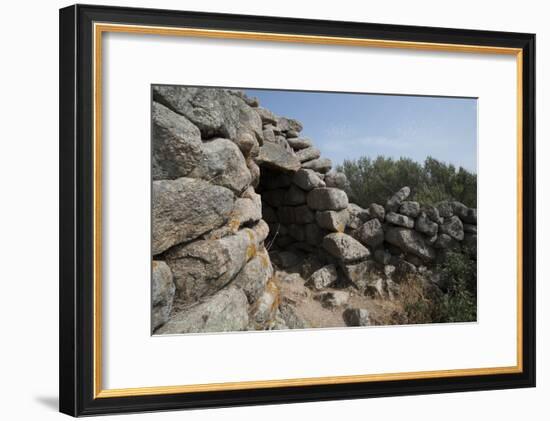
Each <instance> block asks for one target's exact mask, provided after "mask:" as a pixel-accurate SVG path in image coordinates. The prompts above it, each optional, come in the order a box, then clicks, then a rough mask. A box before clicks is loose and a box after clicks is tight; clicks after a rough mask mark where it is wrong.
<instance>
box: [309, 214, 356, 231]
mask: <svg viewBox="0 0 550 421" xmlns="http://www.w3.org/2000/svg"><path fill="white" fill-rule="evenodd" d="M315 220H316V221H317V224H318V225H319V226H320V227H321V228H325V229H327V230H329V231H336V232H344V230H345V229H346V225H347V223H348V220H349V213H348V211H347V210H346V209H344V210H341V211H318V212H317V213H316V214H315Z"/></svg>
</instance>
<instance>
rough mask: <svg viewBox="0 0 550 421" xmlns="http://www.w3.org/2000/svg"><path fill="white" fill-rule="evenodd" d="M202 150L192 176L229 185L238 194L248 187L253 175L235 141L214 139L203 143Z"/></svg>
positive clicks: (225, 185) (213, 182)
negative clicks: (200, 157)
mask: <svg viewBox="0 0 550 421" xmlns="http://www.w3.org/2000/svg"><path fill="white" fill-rule="evenodd" d="M202 151H203V155H202V159H201V160H200V161H199V163H198V164H197V166H196V167H195V169H194V170H193V171H192V172H191V174H190V177H193V178H202V179H203V180H207V181H209V182H211V183H212V184H217V185H219V186H223V187H227V188H229V189H231V190H232V191H233V192H235V193H237V194H238V193H240V192H242V191H243V190H244V189H245V188H247V187H248V185H249V184H250V182H251V181H252V176H251V174H250V171H249V170H248V167H247V165H246V161H245V159H244V157H243V155H242V154H241V152H240V151H239V148H238V147H237V146H236V145H235V144H234V143H233V142H231V141H230V140H227V139H222V138H217V139H213V140H210V141H208V142H204V143H203V145H202Z"/></svg>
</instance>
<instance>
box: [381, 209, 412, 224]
mask: <svg viewBox="0 0 550 421" xmlns="http://www.w3.org/2000/svg"><path fill="white" fill-rule="evenodd" d="M386 222H389V223H390V224H393V225H398V226H400V227H405V228H413V227H414V219H413V218H409V217H408V216H405V215H400V214H398V213H395V212H388V213H387V214H386Z"/></svg>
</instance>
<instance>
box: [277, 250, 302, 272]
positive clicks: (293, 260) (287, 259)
mask: <svg viewBox="0 0 550 421" xmlns="http://www.w3.org/2000/svg"><path fill="white" fill-rule="evenodd" d="M275 260H276V262H277V263H278V264H279V266H280V267H281V268H283V269H286V268H289V267H292V266H296V265H297V264H298V263H300V262H301V259H300V256H298V255H297V254H296V253H293V252H291V251H281V252H279V253H277V255H276V257H275Z"/></svg>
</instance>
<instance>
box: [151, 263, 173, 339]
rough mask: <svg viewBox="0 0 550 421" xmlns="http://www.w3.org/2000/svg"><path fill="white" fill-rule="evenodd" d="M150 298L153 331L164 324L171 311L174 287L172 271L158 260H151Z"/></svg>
mask: <svg viewBox="0 0 550 421" xmlns="http://www.w3.org/2000/svg"><path fill="white" fill-rule="evenodd" d="M152 269H153V270H152V273H153V276H152V282H151V289H152V294H151V295H152V297H151V305H152V306H153V308H152V312H151V324H152V328H153V330H154V329H156V328H157V327H159V326H161V325H162V324H164V323H166V321H167V320H168V318H169V316H170V312H171V311H172V305H173V302H174V294H175V292H176V286H175V285H174V281H173V277H172V271H171V270H170V268H169V267H168V265H167V264H166V263H165V262H163V261H160V260H153V268H152Z"/></svg>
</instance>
